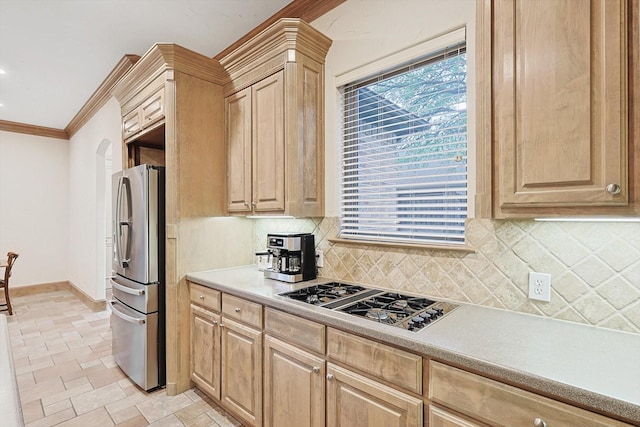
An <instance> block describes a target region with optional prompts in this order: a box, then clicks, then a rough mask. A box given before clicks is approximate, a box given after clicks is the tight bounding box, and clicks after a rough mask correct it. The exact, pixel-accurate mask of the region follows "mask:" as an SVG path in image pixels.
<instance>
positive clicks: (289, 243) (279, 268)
mask: <svg viewBox="0 0 640 427" xmlns="http://www.w3.org/2000/svg"><path fill="white" fill-rule="evenodd" d="M315 246H316V245H315V238H314V236H313V234H311V233H270V234H267V251H268V253H269V265H268V267H267V268H266V269H265V271H264V276H265V277H266V278H268V279H276V280H281V281H283V282H289V283H294V282H301V281H303V280H312V279H315V278H316V248H315Z"/></svg>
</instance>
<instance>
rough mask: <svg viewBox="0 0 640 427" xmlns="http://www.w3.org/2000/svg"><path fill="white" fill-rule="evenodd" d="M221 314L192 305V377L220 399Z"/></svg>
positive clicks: (199, 385)
mask: <svg viewBox="0 0 640 427" xmlns="http://www.w3.org/2000/svg"><path fill="white" fill-rule="evenodd" d="M219 323H220V316H219V315H217V314H214V313H212V312H210V311H208V310H205V309H203V308H200V307H198V306H195V305H193V304H192V305H191V379H192V380H193V382H194V383H196V384H197V385H198V387H199V388H201V389H202V390H203V391H204V392H206V393H207V394H208V395H210V396H211V397H213V398H216V399H220V328H219V327H218V325H219Z"/></svg>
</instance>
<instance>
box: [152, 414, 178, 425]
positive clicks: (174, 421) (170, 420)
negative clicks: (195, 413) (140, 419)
mask: <svg viewBox="0 0 640 427" xmlns="http://www.w3.org/2000/svg"><path fill="white" fill-rule="evenodd" d="M149 427H184V424H182V422H181V421H180V420H179V419H178V418H177V417H176V416H175V415H174V414H171V415H167V416H166V417H164V418H162V419H160V420H158V421H155V422H153V423H151V424H149Z"/></svg>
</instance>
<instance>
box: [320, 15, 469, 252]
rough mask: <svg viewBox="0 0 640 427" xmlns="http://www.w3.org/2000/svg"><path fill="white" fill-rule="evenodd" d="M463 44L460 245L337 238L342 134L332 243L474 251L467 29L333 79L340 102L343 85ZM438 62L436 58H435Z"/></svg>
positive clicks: (341, 122)
mask: <svg viewBox="0 0 640 427" xmlns="http://www.w3.org/2000/svg"><path fill="white" fill-rule="evenodd" d="M461 43H462V44H464V48H463V49H464V53H465V55H466V66H467V70H466V73H467V75H466V76H467V79H466V98H467V99H466V102H467V109H466V114H467V118H466V122H467V123H466V134H467V138H466V156H467V165H466V182H467V195H466V217H465V220H464V222H465V230H464V232H463V233H462V236H463V239H464V240H463V242H447V241H445V240H443V241H441V242H436V241H428V240H424V241H420V240H415V241H406V240H405V241H393V240H392V241H387V240H376V239H375V237H371V238H350V237H342V236H341V235H340V233H341V232H342V221H343V207H344V201H343V190H344V188H343V179H344V178H343V177H344V169H343V167H342V164H343V163H342V162H343V159H344V157H343V156H344V133H343V132H341V136H340V141H341V143H340V144H339V146H338V155H339V164H340V165H341V166H340V168H339V171H338V190H339V201H338V206H339V209H340V212H339V224H340V225H339V227H340V231H339V234H338V237H336V238H334V239H329V240H330V241H332V242H338V243H347V244H354V245H365V246H367V245H373V246H391V247H409V248H423V249H424V248H427V249H429V248H432V249H447V250H460V251H467V252H470V251H473V250H472V249H471V248H470V247H469V246H468V240H467V237H466V220H467V219H468V218H470V217H471V215H470V214H472V213H473V207H472V201H473V197H474V195H473V187H472V185H471V181H472V174H473V173H475V167H473V165H472V162H473V154H474V153H473V150H472V149H471V140H472V138H471V135H472V134H473V132H472V128H473V122H472V108H469V104H470V101H471V99H470V97H469V92H470V87H471V84H472V83H471V80H472V79H470V78H469V76H470V74H471V73H470V70H472V61H470V58H469V49H468V44H467V37H466V28H465V27H462V28H458V29H455V30H453V31H450V32H448V33H446V34H443V35H441V36H438V37H436V38H433V39H430V40H427V41H425V42H422V43H419V44H417V45H414V46H412V47H409V48H407V49H404V50H402V51H400V52H397V53H395V54H392V55H388V56H385V57H384V58H381V59H379V60H377V61H374V62H371V63H368V64H366V65H364V66H362V67H358V68H357V69H354V70H351V71H349V72H346V73H344V74H341V75H338V76H336V80H335V84H336V88H337V90H338V92H339V100H340V103H342V102H343V93H342V90H341V88H342V87H344V86H345V85H349V84H351V85H353V84H358V85H362V84H363V82H367V81H371V80H372V79H375V77H376V76H377V75H380V74H381V73H384V72H385V71H386V70H390V69H391V70H393V69H395V70H396V71H391V73H390V75H393V74H394V73H398V72H404V71H406V68H405V69H404V70H402V69H401V68H402V67H407V66H410V65H411V64H418V63H423V62H426V63H428V62H430V61H432V60H434V59H433V57H434V56H436V57H437V55H438V53H439V52H442V51H445V50H447V48H448V47H450V46H452V45H458V44H461ZM429 57H431V58H432V59H428V58H429ZM435 60H437V59H435ZM339 112H340V114H339V120H338V123H339V126H340V127H341V128H342V127H343V126H344V125H345V114H346V111H345V109H343V108H339Z"/></svg>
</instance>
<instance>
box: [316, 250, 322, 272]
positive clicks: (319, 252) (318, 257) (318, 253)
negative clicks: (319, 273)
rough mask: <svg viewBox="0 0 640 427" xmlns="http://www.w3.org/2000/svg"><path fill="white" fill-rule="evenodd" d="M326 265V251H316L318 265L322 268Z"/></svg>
mask: <svg viewBox="0 0 640 427" xmlns="http://www.w3.org/2000/svg"><path fill="white" fill-rule="evenodd" d="M323 266H324V252H323V251H321V250H319V249H318V250H317V251H316V267H318V268H321V267H323Z"/></svg>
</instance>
